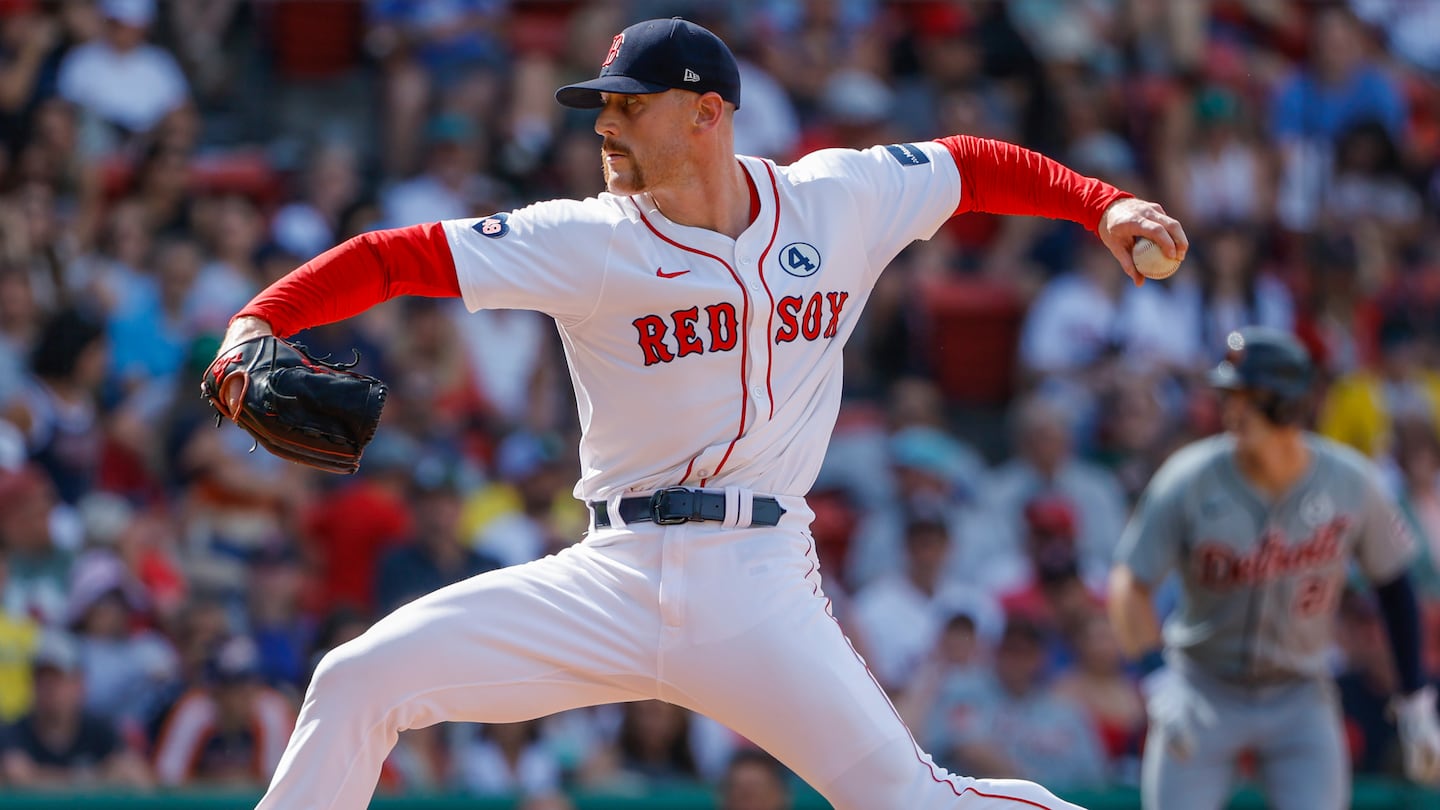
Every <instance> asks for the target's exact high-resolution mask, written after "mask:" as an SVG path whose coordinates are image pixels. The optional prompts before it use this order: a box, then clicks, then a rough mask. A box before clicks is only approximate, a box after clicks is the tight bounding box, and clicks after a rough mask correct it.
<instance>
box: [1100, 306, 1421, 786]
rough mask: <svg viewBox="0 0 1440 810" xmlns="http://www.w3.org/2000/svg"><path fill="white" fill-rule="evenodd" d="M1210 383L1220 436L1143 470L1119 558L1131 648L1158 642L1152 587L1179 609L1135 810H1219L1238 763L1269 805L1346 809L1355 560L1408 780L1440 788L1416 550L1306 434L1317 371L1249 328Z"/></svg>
mask: <svg viewBox="0 0 1440 810" xmlns="http://www.w3.org/2000/svg"><path fill="white" fill-rule="evenodd" d="M1226 341H1227V343H1226V347H1227V349H1228V350H1229V354H1228V356H1227V359H1226V360H1225V361H1224V362H1222V363H1221V364H1220V365H1219V366H1217V367H1216V368H1215V370H1214V371H1213V372H1212V373H1211V382H1212V384H1213V385H1215V386H1216V387H1217V388H1220V389H1221V390H1222V392H1223V393H1222V416H1223V420H1224V425H1225V428H1226V432H1225V434H1223V435H1221V436H1216V437H1212V438H1208V439H1203V440H1201V441H1198V442H1195V443H1193V444H1191V445H1189V446H1187V447H1185V448H1182V449H1181V450H1179V451H1178V452H1176V453H1175V455H1174V456H1172V457H1171V458H1170V459H1169V460H1168V461H1167V462H1166V463H1165V465H1164V466H1163V467H1162V468H1161V469H1160V470H1159V471H1158V472H1157V473H1156V474H1155V476H1154V478H1153V479H1152V480H1151V482H1150V484H1149V486H1148V488H1147V489H1146V491H1145V493H1144V495H1143V497H1142V498H1141V501H1140V504H1139V505H1138V507H1137V508H1136V511H1135V514H1134V516H1133V518H1132V519H1131V521H1130V524H1129V526H1127V528H1126V530H1125V533H1124V535H1123V537H1122V539H1121V542H1120V545H1119V548H1118V550H1117V564H1116V566H1115V569H1114V571H1113V572H1112V574H1111V579H1110V600H1109V609H1110V614H1111V620H1112V621H1113V622H1114V624H1115V627H1116V630H1117V633H1118V635H1119V637H1120V640H1121V643H1122V645H1123V646H1124V647H1125V649H1126V652H1127V653H1130V654H1131V655H1135V656H1142V655H1146V654H1149V653H1153V652H1155V651H1156V650H1158V649H1159V648H1160V647H1161V645H1162V636H1161V631H1160V628H1159V622H1158V620H1157V618H1156V614H1155V609H1154V607H1153V602H1152V598H1151V595H1152V592H1153V589H1154V588H1155V587H1157V586H1158V585H1159V584H1160V582H1161V581H1162V580H1163V579H1164V578H1165V577H1166V576H1167V575H1168V574H1169V573H1170V572H1171V571H1176V572H1178V575H1179V578H1180V583H1181V596H1180V600H1179V604H1178V606H1177V607H1176V609H1175V611H1174V612H1173V613H1172V614H1171V616H1170V617H1169V618H1168V619H1167V620H1166V622H1165V626H1164V633H1163V647H1164V659H1165V663H1166V672H1165V673H1164V674H1163V676H1162V677H1161V678H1159V679H1158V682H1157V683H1158V685H1157V687H1156V689H1155V690H1154V691H1153V693H1152V694H1151V696H1150V701H1149V712H1150V733H1149V736H1148V738H1147V740H1146V745H1145V753H1144V760H1143V766H1142V777H1141V782H1142V786H1141V791H1142V798H1143V802H1144V806H1145V807H1146V808H1147V810H1150V809H1153V808H1164V810H1216V809H1217V808H1221V807H1224V806H1225V804H1226V802H1227V801H1228V799H1229V797H1230V793H1231V790H1232V778H1233V772H1234V768H1235V763H1236V759H1237V757H1238V755H1239V754H1240V753H1241V752H1242V751H1252V752H1254V753H1255V755H1256V757H1257V764H1258V767H1259V776H1260V780H1261V787H1262V788H1263V789H1264V791H1265V793H1266V796H1267V798H1268V800H1269V804H1270V806H1271V807H1273V808H1277V810H1289V809H1290V808H1295V810H1300V808H1304V810H1326V809H1327V808H1335V810H1338V809H1339V808H1343V807H1347V806H1348V805H1349V801H1350V784H1349V770H1350V769H1349V765H1348V759H1347V756H1346V749H1345V739H1344V737H1343V735H1342V731H1341V717H1340V709H1339V705H1338V702H1337V700H1336V698H1335V692H1334V688H1333V684H1332V682H1331V680H1330V677H1329V675H1330V673H1329V671H1328V667H1327V660H1326V658H1327V653H1328V652H1329V650H1330V648H1331V643H1332V631H1333V626H1334V622H1335V614H1336V608H1337V605H1338V604H1339V597H1340V593H1341V590H1342V589H1343V588H1344V586H1345V579H1346V572H1347V570H1348V567H1349V564H1350V562H1351V560H1354V561H1355V562H1356V563H1357V564H1358V566H1359V569H1360V571H1361V572H1362V573H1363V574H1364V575H1365V576H1366V577H1367V578H1368V580H1369V581H1370V582H1371V583H1372V584H1373V585H1374V586H1375V589H1376V596H1377V599H1378V602H1379V605H1380V608H1381V612H1382V613H1383V615H1384V617H1385V622H1386V626H1387V629H1388V630H1389V634H1390V640H1391V648H1392V650H1393V652H1394V654H1395V659H1396V664H1397V666H1398V670H1399V673H1400V679H1399V680H1400V684H1401V690H1402V693H1401V694H1400V695H1397V696H1396V698H1395V699H1394V707H1395V712H1396V717H1397V720H1398V723H1399V731H1400V742H1401V745H1402V747H1403V749H1404V759H1405V767H1406V771H1407V773H1408V774H1409V775H1410V777H1411V778H1413V779H1415V780H1417V781H1421V782H1427V783H1434V782H1437V781H1440V722H1437V719H1436V712H1435V691H1434V689H1433V687H1429V686H1425V685H1424V683H1423V681H1422V679H1421V674H1420V643H1419V619H1418V617H1417V612H1416V606H1415V595H1414V591H1413V590H1412V589H1411V586H1410V583H1409V580H1408V578H1407V576H1406V574H1405V568H1406V566H1407V564H1408V563H1409V562H1410V559H1411V557H1412V555H1413V554H1414V553H1415V552H1414V543H1413V541H1412V540H1411V538H1410V536H1409V535H1408V534H1407V533H1406V531H1405V529H1404V528H1403V524H1402V523H1401V522H1400V520H1399V519H1398V517H1397V514H1396V512H1395V510H1394V508H1393V507H1392V505H1391V503H1390V502H1389V500H1388V498H1387V497H1386V496H1385V494H1384V492H1383V491H1382V490H1381V488H1380V483H1379V479H1378V476H1377V475H1376V473H1375V472H1374V471H1373V469H1372V467H1371V465H1370V464H1369V462H1368V461H1367V460H1366V459H1365V458H1364V457H1363V456H1361V455H1359V454H1358V453H1356V452H1354V451H1353V450H1350V449H1349V448H1346V447H1343V446H1341V445H1338V444H1336V443H1334V442H1331V441H1329V440H1326V439H1324V438H1321V437H1319V436H1317V435H1315V434H1313V433H1310V432H1308V431H1305V430H1303V429H1301V427H1300V426H1299V423H1300V422H1301V420H1302V418H1303V412H1304V402H1305V399H1306V394H1307V392H1308V390H1309V388H1310V384H1311V377H1312V368H1311V363H1310V359H1309V357H1308V355H1307V354H1306V352H1305V349H1304V347H1302V346H1301V345H1300V344H1299V343H1298V342H1297V341H1296V340H1295V339H1294V338H1293V337H1291V336H1290V335H1288V334H1285V333H1283V332H1277V331H1274V330H1267V329H1259V328H1247V329H1243V330H1240V331H1237V332H1233V333H1231V334H1230V335H1229V336H1227V338H1226Z"/></svg>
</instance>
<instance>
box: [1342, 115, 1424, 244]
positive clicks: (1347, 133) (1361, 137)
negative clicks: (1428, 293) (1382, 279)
mask: <svg viewBox="0 0 1440 810" xmlns="http://www.w3.org/2000/svg"><path fill="white" fill-rule="evenodd" d="M1334 172H1335V177H1334V179H1333V180H1332V181H1331V183H1330V185H1329V186H1328V187H1327V188H1326V189H1325V201H1324V208H1323V211H1322V214H1323V217H1324V220H1323V221H1324V222H1326V223H1327V224H1331V225H1334V226H1336V227H1343V228H1347V229H1356V228H1357V227H1366V228H1370V229H1373V232H1374V233H1375V234H1377V235H1378V236H1380V237H1381V238H1382V239H1384V240H1385V241H1384V243H1383V244H1384V245H1385V246H1386V247H1394V246H1395V245H1398V244H1400V243H1402V242H1403V241H1405V240H1408V239H1410V238H1413V237H1414V236H1415V235H1416V232H1417V229H1419V228H1420V227H1421V219H1420V214H1421V206H1422V205H1423V201H1422V199H1421V197H1420V193H1419V192H1418V191H1416V190H1415V188H1414V187H1413V185H1412V183H1411V180H1410V178H1409V177H1408V176H1407V175H1406V171H1405V165H1404V162H1403V159H1402V156H1401V154H1400V149H1399V147H1398V146H1396V142H1395V138H1394V136H1392V134H1391V133H1390V132H1389V131H1388V130H1386V128H1385V125H1384V124H1383V123H1381V122H1380V121H1376V120H1374V119H1365V120H1361V121H1357V122H1355V123H1353V124H1351V125H1350V126H1348V127H1346V128H1345V129H1344V130H1343V131H1342V132H1341V133H1340V134H1339V137H1338V138H1337V140H1336V144H1335V164H1334Z"/></svg>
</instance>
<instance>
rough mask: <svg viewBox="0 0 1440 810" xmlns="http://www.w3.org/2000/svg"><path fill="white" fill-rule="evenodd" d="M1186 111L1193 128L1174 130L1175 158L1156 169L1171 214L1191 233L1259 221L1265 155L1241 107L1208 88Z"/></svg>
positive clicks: (1265, 198) (1220, 89)
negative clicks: (1193, 229)
mask: <svg viewBox="0 0 1440 810" xmlns="http://www.w3.org/2000/svg"><path fill="white" fill-rule="evenodd" d="M1187 112H1188V113H1189V115H1188V116H1187V117H1188V119H1189V122H1193V123H1192V125H1191V126H1188V127H1177V128H1176V130H1177V135H1176V136H1175V137H1176V138H1177V139H1178V140H1179V141H1180V142H1179V143H1177V144H1175V146H1174V147H1173V151H1175V152H1177V153H1178V154H1177V155H1175V156H1174V157H1171V158H1169V159H1166V160H1162V161H1160V162H1159V163H1157V166H1156V168H1157V169H1158V171H1159V174H1160V179H1161V181H1162V182H1163V183H1164V184H1165V189H1166V195H1165V196H1166V199H1167V201H1169V203H1170V205H1171V206H1172V207H1173V208H1174V209H1176V215H1177V216H1184V217H1185V222H1186V224H1187V225H1188V224H1191V223H1194V225H1195V227H1196V229H1197V230H1203V229H1204V228H1207V227H1214V226H1219V225H1223V224H1224V223H1227V222H1248V223H1256V224H1259V223H1263V222H1265V221H1266V220H1267V219H1268V218H1269V217H1270V212H1271V211H1272V210H1273V207H1274V203H1275V199H1274V195H1275V188H1274V181H1273V179H1272V177H1271V174H1272V172H1271V169H1270V166H1269V162H1270V156H1269V155H1268V154H1267V153H1266V152H1265V148H1264V145H1263V144H1261V143H1259V142H1257V141H1256V139H1255V138H1254V137H1253V133H1252V130H1253V127H1252V126H1251V122H1250V120H1248V119H1249V111H1248V110H1247V109H1246V107H1245V106H1244V102H1243V101H1242V100H1241V98H1240V97H1239V96H1238V95H1237V94H1236V93H1235V92H1234V91H1232V90H1230V89H1229V88H1226V87H1224V86H1221V85H1208V86H1206V87H1203V88H1201V89H1200V90H1199V92H1197V93H1196V94H1195V97H1194V101H1193V103H1192V104H1191V105H1190V109H1189V110H1188V111H1187ZM1205 244H1206V242H1205V240H1202V239H1197V240H1196V245H1197V246H1204V245H1205ZM1192 258H1193V256H1192ZM1202 278H1203V276H1202ZM1207 345H1208V344H1207Z"/></svg>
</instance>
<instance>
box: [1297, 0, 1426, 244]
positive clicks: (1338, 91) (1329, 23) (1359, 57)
mask: <svg viewBox="0 0 1440 810" xmlns="http://www.w3.org/2000/svg"><path fill="white" fill-rule="evenodd" d="M1367 48H1368V45H1367V43H1366V42H1365V35H1364V33H1363V32H1362V31H1361V29H1360V26H1359V23H1358V22H1357V21H1356V20H1355V18H1354V16H1353V15H1352V14H1351V12H1350V11H1349V9H1347V8H1345V7H1343V6H1341V5H1338V4H1337V5H1331V6H1325V7H1323V8H1321V9H1319V10H1318V11H1317V12H1316V13H1315V17H1314V19H1313V23H1312V27H1311V39H1310V47H1309V62H1310V63H1309V65H1308V66H1307V67H1305V68H1304V69H1301V70H1297V71H1295V72H1294V73H1293V74H1292V75H1290V76H1289V77H1287V78H1286V79H1285V80H1284V81H1283V82H1282V83H1281V84H1280V86H1279V88H1278V90H1277V91H1276V93H1275V96H1274V99H1273V102H1272V105H1271V110H1270V129H1271V132H1272V133H1273V134H1274V136H1275V138H1276V139H1277V140H1278V141H1279V147H1280V157H1281V159H1282V172H1283V173H1282V176H1281V185H1280V197H1279V199H1278V201H1277V205H1278V213H1279V215H1280V220H1281V222H1282V224H1284V225H1285V226H1286V227H1287V228H1289V229H1291V230H1296V231H1308V230H1310V229H1311V228H1312V227H1313V226H1314V225H1315V224H1316V222H1317V217H1318V215H1319V213H1320V211H1319V206H1320V204H1321V202H1322V201H1323V199H1324V197H1323V194H1322V193H1321V191H1322V189H1324V188H1325V187H1326V186H1327V185H1328V182H1329V173H1330V167H1329V150H1330V149H1331V148H1332V147H1333V146H1334V143H1335V141H1336V139H1337V138H1339V137H1340V135H1341V133H1342V132H1344V131H1345V130H1346V129H1347V128H1348V127H1350V126H1351V125H1353V124H1356V123H1359V122H1361V121H1365V120H1374V121H1378V122H1379V123H1380V124H1381V126H1383V127H1384V129H1385V131H1386V132H1388V133H1390V135H1391V136H1392V137H1399V136H1400V135H1401V132H1402V127H1403V126H1404V123H1405V115H1406V109H1405V100H1404V97H1403V95H1402V93H1401V91H1400V88H1399V87H1398V86H1397V85H1396V83H1395V82H1394V80H1393V79H1391V78H1390V77H1389V76H1387V75H1386V73H1385V72H1384V71H1383V70H1382V69H1381V68H1380V66H1379V65H1377V64H1375V62H1374V60H1373V59H1372V58H1371V57H1370V55H1369V54H1368V53H1367Z"/></svg>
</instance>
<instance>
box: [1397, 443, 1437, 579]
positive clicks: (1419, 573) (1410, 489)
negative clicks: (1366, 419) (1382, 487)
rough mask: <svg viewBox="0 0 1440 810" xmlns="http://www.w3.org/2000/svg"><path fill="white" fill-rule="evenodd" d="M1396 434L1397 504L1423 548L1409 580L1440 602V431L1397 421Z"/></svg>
mask: <svg viewBox="0 0 1440 810" xmlns="http://www.w3.org/2000/svg"><path fill="white" fill-rule="evenodd" d="M1394 433H1395V438H1394V441H1393V442H1392V446H1393V448H1394V449H1393V451H1392V455H1393V461H1394V465H1395V467H1396V472H1397V474H1398V475H1397V477H1398V478H1399V481H1398V482H1397V486H1396V490H1397V497H1396V500H1397V501H1398V502H1399V505H1400V512H1401V514H1402V515H1404V517H1405V522H1406V523H1407V524H1409V527H1410V533H1411V534H1412V535H1414V537H1415V541H1416V544H1417V545H1418V546H1419V547H1420V554H1419V555H1418V556H1417V557H1416V558H1415V561H1414V563H1412V564H1411V567H1410V576H1411V577H1412V578H1413V579H1414V581H1415V587H1416V589H1417V590H1418V591H1420V593H1422V594H1423V595H1425V596H1427V597H1429V598H1431V599H1435V598H1440V428H1437V427H1436V424H1435V423H1434V422H1432V421H1430V420H1428V419H1424V418H1417V417H1413V416H1412V417H1409V418H1402V419H1399V420H1397V421H1396V423H1395V427H1394Z"/></svg>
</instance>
